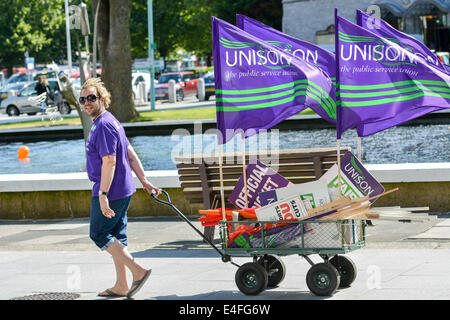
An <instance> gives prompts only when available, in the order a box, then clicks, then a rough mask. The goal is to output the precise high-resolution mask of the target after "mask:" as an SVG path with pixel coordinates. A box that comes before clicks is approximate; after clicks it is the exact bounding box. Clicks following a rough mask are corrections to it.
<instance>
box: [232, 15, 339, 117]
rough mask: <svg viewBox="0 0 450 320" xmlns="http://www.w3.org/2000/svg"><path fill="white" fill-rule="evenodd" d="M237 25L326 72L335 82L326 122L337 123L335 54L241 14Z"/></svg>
mask: <svg viewBox="0 0 450 320" xmlns="http://www.w3.org/2000/svg"><path fill="white" fill-rule="evenodd" d="M236 25H237V27H238V28H241V29H242V30H244V31H245V32H248V33H250V34H251V35H253V36H255V37H258V38H260V39H262V40H264V41H266V42H268V43H270V44H272V45H273V46H277V47H281V48H283V49H284V50H285V51H287V52H290V53H292V54H293V55H294V56H295V57H297V58H298V59H302V60H306V61H308V62H309V63H312V64H314V65H315V66H316V67H318V68H320V69H321V70H322V71H324V72H325V73H326V74H327V75H328V76H329V77H330V78H331V80H332V81H333V88H332V92H331V93H330V97H331V99H330V101H327V100H325V103H326V104H327V105H328V107H329V110H330V113H327V115H328V118H326V119H325V120H327V121H330V118H331V121H330V122H332V123H336V87H335V83H336V58H335V56H334V53H332V52H330V51H328V50H325V49H323V48H321V47H319V46H317V45H315V44H312V43H310V42H307V41H303V40H299V39H296V38H294V37H291V36H289V35H287V34H285V33H283V32H280V31H278V30H276V29H273V28H271V27H269V26H268V25H265V24H264V23H262V22H259V21H256V20H253V19H251V18H249V17H246V16H243V15H241V14H237V15H236Z"/></svg>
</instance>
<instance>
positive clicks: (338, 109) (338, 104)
mask: <svg viewBox="0 0 450 320" xmlns="http://www.w3.org/2000/svg"><path fill="white" fill-rule="evenodd" d="M337 15H338V9H337V8H334V52H335V55H336V144H337V166H338V175H337V178H338V199H341V198H342V195H341V192H342V191H341V93H340V78H341V77H340V70H339V43H338V18H337Z"/></svg>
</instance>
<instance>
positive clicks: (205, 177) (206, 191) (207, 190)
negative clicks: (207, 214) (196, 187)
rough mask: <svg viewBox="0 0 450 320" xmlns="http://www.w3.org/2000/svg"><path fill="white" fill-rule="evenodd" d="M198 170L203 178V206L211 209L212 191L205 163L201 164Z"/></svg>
mask: <svg viewBox="0 0 450 320" xmlns="http://www.w3.org/2000/svg"><path fill="white" fill-rule="evenodd" d="M198 171H199V173H200V179H201V182H200V183H201V187H202V197H203V207H204V209H210V208H211V198H210V195H211V191H210V188H209V182H208V174H207V173H206V167H205V165H204V164H201V165H199V167H198Z"/></svg>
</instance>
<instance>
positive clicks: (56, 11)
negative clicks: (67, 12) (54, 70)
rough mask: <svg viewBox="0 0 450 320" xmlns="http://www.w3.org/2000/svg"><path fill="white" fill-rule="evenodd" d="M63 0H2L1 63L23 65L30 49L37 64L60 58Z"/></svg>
mask: <svg viewBox="0 0 450 320" xmlns="http://www.w3.org/2000/svg"><path fill="white" fill-rule="evenodd" d="M63 8H64V0H37V1H26V0H10V1H0V30H1V32H0V43H1V50H0V65H1V66H3V67H7V68H8V69H11V68H12V67H14V66H23V65H24V62H25V61H24V55H25V52H27V51H28V53H29V55H30V56H31V57H34V58H35V61H36V63H48V62H51V61H52V60H55V61H56V60H59V58H60V57H61V53H62V51H63V50H64V48H65V46H64V45H63V43H64V40H65V36H64V34H65V33H64V27H65V24H64V22H65V20H64V10H61V9H63Z"/></svg>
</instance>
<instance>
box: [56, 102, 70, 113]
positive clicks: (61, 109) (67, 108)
mask: <svg viewBox="0 0 450 320" xmlns="http://www.w3.org/2000/svg"><path fill="white" fill-rule="evenodd" d="M58 111H59V113H61V114H69V113H70V112H71V111H72V108H70V105H69V104H68V103H67V102H63V103H62V104H61V105H60V106H59V110H58Z"/></svg>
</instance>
